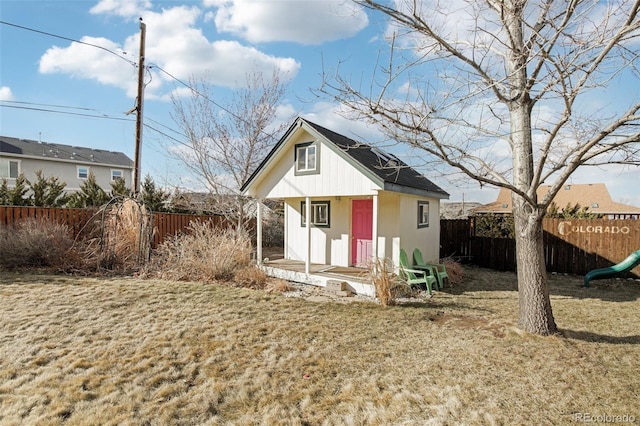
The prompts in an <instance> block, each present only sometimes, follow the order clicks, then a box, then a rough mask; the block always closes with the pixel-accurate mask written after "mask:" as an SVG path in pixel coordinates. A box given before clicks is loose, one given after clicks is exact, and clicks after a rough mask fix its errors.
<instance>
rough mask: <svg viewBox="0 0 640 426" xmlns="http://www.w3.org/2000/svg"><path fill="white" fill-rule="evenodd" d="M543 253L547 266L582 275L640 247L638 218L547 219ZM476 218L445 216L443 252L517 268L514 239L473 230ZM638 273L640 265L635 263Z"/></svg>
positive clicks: (499, 267)
mask: <svg viewBox="0 0 640 426" xmlns="http://www.w3.org/2000/svg"><path fill="white" fill-rule="evenodd" d="M543 227H544V236H543V238H544V255H545V262H546V265H547V271H549V272H558V273H567V274H576V275H584V274H586V273H587V272H589V271H590V270H592V269H596V268H604V267H608V266H611V265H614V264H616V263H619V262H621V261H622V260H624V258H626V257H627V256H628V255H629V254H630V253H632V252H634V251H635V250H639V249H640V220H623V219H611V220H610V219H550V218H548V219H544V221H543ZM473 230H474V221H473V218H471V219H468V220H443V221H441V224H440V245H441V250H440V254H441V256H443V257H446V256H454V257H455V256H466V254H464V253H469V256H471V262H472V263H473V264H475V265H478V266H482V267H487V268H492V269H497V270H512V271H514V270H515V269H516V261H515V240H513V239H508V238H485V237H476V236H475V235H474V232H473ZM632 272H633V274H635V275H636V276H640V266H639V267H636V268H635V269H633V271H632Z"/></svg>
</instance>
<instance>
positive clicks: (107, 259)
mask: <svg viewBox="0 0 640 426" xmlns="http://www.w3.org/2000/svg"><path fill="white" fill-rule="evenodd" d="M152 233H153V227H152V221H151V216H150V215H149V214H147V211H146V208H145V207H144V205H141V204H139V203H138V202H136V201H135V200H133V199H131V198H126V199H124V200H122V201H118V202H116V203H113V204H109V205H108V206H107V207H106V210H104V211H103V215H102V222H101V235H100V237H99V238H100V239H99V243H100V244H99V245H100V253H99V256H98V259H99V267H100V268H106V269H108V270H111V271H120V272H124V273H128V272H130V271H133V270H136V269H137V268H138V267H139V266H140V265H143V264H145V263H146V261H147V260H148V258H149V255H150V251H151V238H152Z"/></svg>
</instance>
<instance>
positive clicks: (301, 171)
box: [294, 142, 320, 175]
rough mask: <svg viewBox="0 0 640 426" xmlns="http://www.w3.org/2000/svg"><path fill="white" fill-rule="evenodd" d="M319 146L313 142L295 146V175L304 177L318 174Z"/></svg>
mask: <svg viewBox="0 0 640 426" xmlns="http://www.w3.org/2000/svg"><path fill="white" fill-rule="evenodd" d="M319 151H320V149H319V145H318V144H317V143H314V142H308V143H302V144H298V145H296V146H295V158H294V161H295V174H296V175H306V174H316V173H320V155H319Z"/></svg>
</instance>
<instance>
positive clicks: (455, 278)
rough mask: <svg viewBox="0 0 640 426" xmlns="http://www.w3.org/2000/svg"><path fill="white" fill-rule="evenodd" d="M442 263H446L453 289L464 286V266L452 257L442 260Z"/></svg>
mask: <svg viewBox="0 0 640 426" xmlns="http://www.w3.org/2000/svg"><path fill="white" fill-rule="evenodd" d="M442 263H444V266H445V268H447V275H448V276H449V285H450V286H452V287H453V286H454V285H459V284H462V281H463V280H464V271H463V269H462V265H461V264H460V263H458V262H456V261H455V260H453V259H452V258H450V257H446V258H444V259H442Z"/></svg>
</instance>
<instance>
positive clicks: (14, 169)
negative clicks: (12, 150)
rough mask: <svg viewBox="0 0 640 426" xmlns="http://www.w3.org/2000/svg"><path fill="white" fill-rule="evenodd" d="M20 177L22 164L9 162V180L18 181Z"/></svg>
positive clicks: (13, 161) (14, 161)
mask: <svg viewBox="0 0 640 426" xmlns="http://www.w3.org/2000/svg"><path fill="white" fill-rule="evenodd" d="M19 175H20V162H19V161H16V160H9V179H17V178H18V176H19Z"/></svg>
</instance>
